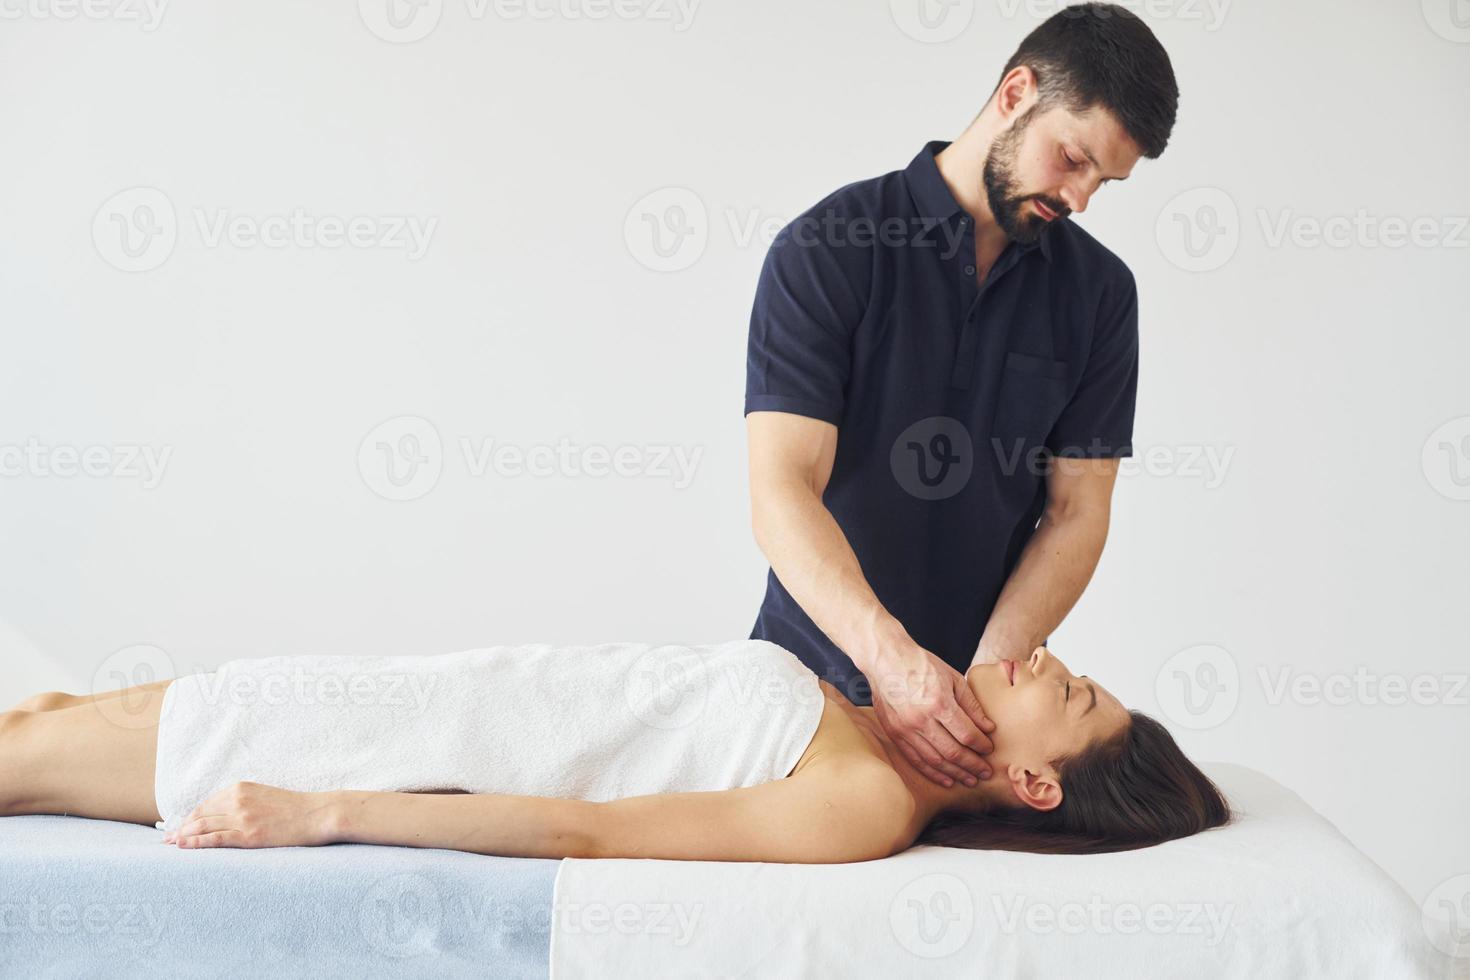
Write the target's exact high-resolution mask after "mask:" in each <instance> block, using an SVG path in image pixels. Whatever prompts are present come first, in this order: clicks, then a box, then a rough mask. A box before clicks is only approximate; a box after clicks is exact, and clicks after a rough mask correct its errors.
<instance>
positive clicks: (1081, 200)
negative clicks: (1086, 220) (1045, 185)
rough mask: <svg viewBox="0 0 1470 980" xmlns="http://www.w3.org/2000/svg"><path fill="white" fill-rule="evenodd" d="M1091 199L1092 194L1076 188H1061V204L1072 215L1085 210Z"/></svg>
mask: <svg viewBox="0 0 1470 980" xmlns="http://www.w3.org/2000/svg"><path fill="white" fill-rule="evenodd" d="M1091 198H1092V192H1091V191H1089V190H1084V189H1081V188H1077V187H1064V188H1062V203H1063V204H1065V205H1066V206H1067V210H1068V211H1071V212H1072V213H1073V214H1081V213H1082V212H1083V211H1086V210H1087V202H1088V201H1089V200H1090V199H1091Z"/></svg>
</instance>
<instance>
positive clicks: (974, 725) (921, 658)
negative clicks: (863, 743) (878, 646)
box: [866, 643, 995, 788]
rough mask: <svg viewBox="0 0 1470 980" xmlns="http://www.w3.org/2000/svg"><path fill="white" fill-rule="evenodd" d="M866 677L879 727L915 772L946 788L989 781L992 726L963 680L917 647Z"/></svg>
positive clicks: (908, 647)
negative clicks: (984, 780) (958, 783)
mask: <svg viewBox="0 0 1470 980" xmlns="http://www.w3.org/2000/svg"><path fill="white" fill-rule="evenodd" d="M866 673H867V677H868V684H869V686H870V687H871V688H872V690H873V708H874V709H875V711H876V713H877V715H878V721H879V723H880V724H881V725H882V726H883V730H884V731H885V732H887V733H888V737H889V738H891V739H893V743H894V744H895V745H896V746H898V749H899V751H901V752H902V753H903V754H904V757H905V758H907V759H908V760H909V762H910V763H912V764H913V766H914V768H915V769H917V770H919V772H922V773H923V774H924V775H925V776H927V777H929V778H930V779H931V780H933V781H934V782H936V783H938V784H939V785H941V786H944V787H946V788H948V787H950V786H953V785H954V781H955V780H957V779H958V780H960V781H962V782H964V783H965V784H966V785H969V786H974V785H976V784H977V781H978V780H977V777H978V779H988V778H989V777H990V765H989V763H988V762H986V760H985V758H984V753H988V752H990V751H991V749H993V748H994V745H992V744H991V741H990V736H989V734H988V733H989V732H993V731H995V722H993V721H991V720H990V719H989V718H987V717H986V716H985V709H984V708H982V707H981V705H980V701H979V699H978V698H976V697H975V692H974V691H972V690H970V685H969V684H968V683H967V682H966V681H965V678H964V675H962V674H960V673H959V671H957V670H955V669H954V668H953V667H951V666H950V665H949V664H947V663H945V662H944V661H943V660H940V659H939V658H938V657H936V656H935V655H934V654H932V653H930V652H929V651H928V650H925V649H924V648H923V647H921V646H919V645H918V644H916V643H910V644H906V645H905V646H904V647H902V648H900V650H899V651H898V652H895V653H891V654H889V655H888V656H887V657H884V658H882V659H880V660H879V662H878V663H877V664H875V665H874V669H873V670H872V671H869V672H866Z"/></svg>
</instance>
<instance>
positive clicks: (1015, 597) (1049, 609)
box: [975, 508, 1109, 662]
mask: <svg viewBox="0 0 1470 980" xmlns="http://www.w3.org/2000/svg"><path fill="white" fill-rule="evenodd" d="M1108 516H1109V515H1108V511H1107V509H1106V508H1093V509H1090V510H1086V511H1081V510H1079V511H1073V512H1071V513H1060V514H1053V513H1051V512H1050V511H1048V512H1045V513H1043V514H1042V517H1041V521H1040V523H1039V524H1038V525H1037V528H1036V532H1035V533H1034V534H1033V535H1032V536H1031V540H1030V541H1028V542H1026V547H1025V549H1024V550H1023V551H1022V552H1021V559H1020V561H1018V562H1017V563H1016V567H1015V569H1014V570H1013V571H1012V572H1011V576H1010V578H1009V579H1007V580H1006V584H1005V588H1003V589H1002V590H1001V593H1000V597H999V598H998V599H997V600H996V603H995V609H994V610H993V611H992V612H991V614H990V619H989V621H988V622H987V623H986V624H985V632H984V634H983V635H982V636H981V637H980V645H979V647H978V648H977V649H976V651H975V660H976V661H977V662H985V661H987V660H989V659H992V658H994V659H1004V660H1024V659H1025V658H1026V657H1028V656H1029V655H1030V654H1031V651H1032V650H1034V649H1036V647H1037V646H1038V645H1040V644H1041V642H1042V641H1043V640H1045V639H1046V638H1047V637H1048V636H1049V635H1051V632H1052V631H1053V630H1055V629H1056V628H1057V626H1058V625H1060V624H1061V622H1062V620H1063V619H1065V618H1066V616H1067V613H1068V612H1070V611H1071V609H1072V607H1073V606H1074V605H1076V603H1077V599H1078V598H1079V597H1080V596H1081V595H1082V591H1083V590H1084V589H1086V588H1087V583H1088V582H1089V581H1091V579H1092V573H1093V571H1095V570H1096V568H1097V562H1098V559H1099V558H1100V557H1101V556H1102V550H1103V545H1104V543H1105V542H1106V541H1107V537H1108Z"/></svg>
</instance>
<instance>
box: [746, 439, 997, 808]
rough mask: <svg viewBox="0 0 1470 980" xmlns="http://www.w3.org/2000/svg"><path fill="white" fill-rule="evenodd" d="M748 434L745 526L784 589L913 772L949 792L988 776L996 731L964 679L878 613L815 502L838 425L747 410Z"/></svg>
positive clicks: (853, 560) (841, 538) (831, 521)
mask: <svg viewBox="0 0 1470 980" xmlns="http://www.w3.org/2000/svg"><path fill="white" fill-rule="evenodd" d="M746 426H747V433H748V435H749V443H750V502H751V524H752V528H753V530H754V533H755V539H756V542H757V543H758V544H759V545H760V548H761V551H762V552H764V553H765V555H766V558H767V559H768V560H769V561H770V563H771V568H772V570H773V571H774V572H775V573H776V577H777V578H778V579H780V581H781V584H782V586H784V587H785V589H786V591H787V592H790V593H791V597H792V598H793V599H795V600H796V601H797V603H798V604H799V605H800V606H801V608H802V609H803V610H804V611H805V612H806V614H807V615H808V616H809V617H811V620H812V622H814V623H816V624H817V627H818V628H819V629H821V630H822V632H823V633H825V634H826V635H827V637H828V639H830V640H831V641H832V642H833V643H835V644H836V645H837V647H838V649H840V650H842V651H843V652H844V653H846V654H847V655H848V657H849V658H851V660H852V662H853V663H854V664H856V665H857V667H858V669H859V670H861V671H862V672H863V675H864V676H865V677H866V678H867V679H868V683H869V685H870V686H871V687H872V688H873V707H874V708H875V709H877V712H878V720H879V722H880V724H882V725H883V727H884V730H885V731H887V732H888V734H889V736H890V737H891V738H893V739H894V742H895V744H896V745H897V747H898V749H899V751H901V752H902V753H903V754H904V756H905V757H906V758H907V759H908V760H909V762H910V763H912V764H913V765H914V767H915V768H917V769H918V770H919V771H920V772H921V773H923V774H924V775H925V776H926V777H927V778H929V779H931V780H933V781H934V782H935V783H937V784H939V785H941V786H946V787H948V786H952V785H954V781H956V780H959V781H962V782H965V783H967V784H968V785H971V786H973V785H975V784H976V779H977V777H978V778H979V779H986V778H988V777H989V776H990V772H991V770H990V766H989V764H988V763H987V762H986V761H985V759H984V756H983V753H986V752H989V751H991V749H992V748H993V747H994V746H993V744H992V742H991V740H990V738H989V736H988V734H987V733H988V732H991V731H994V730H995V723H994V722H992V721H991V720H990V719H989V718H986V717H985V709H984V706H982V705H981V704H980V702H979V701H978V700H976V698H975V695H974V692H973V691H971V690H970V687H969V685H968V684H967V683H965V681H964V678H963V677H962V676H960V675H959V674H958V673H956V672H955V670H954V669H953V668H952V667H950V666H949V665H948V664H945V663H943V662H942V661H941V660H940V659H939V658H938V657H936V656H935V655H934V654H933V653H931V652H929V651H927V650H925V649H923V648H922V647H921V646H919V644H918V643H916V642H914V639H913V637H911V636H909V634H908V630H906V629H905V628H904V626H903V624H902V623H900V622H899V621H898V619H897V617H895V616H894V615H893V614H892V613H890V612H889V611H888V610H887V609H885V608H884V606H883V603H882V602H881V601H880V600H879V599H878V597H877V595H876V594H874V592H873V589H872V586H870V585H868V581H867V579H866V578H865V577H864V576H863V571H862V568H861V566H860V565H859V563H858V560H857V555H856V554H855V553H854V552H853V550H852V546H851V545H850V544H849V543H848V541H847V536H846V535H845V534H844V533H843V531H842V528H841V526H839V525H838V523H837V520H836V519H835V518H834V517H833V516H832V513H831V511H829V510H827V505H826V504H824V503H823V502H822V493H823V491H824V490H826V488H827V480H828V479H829V478H830V477H831V475H832V462H833V459H834V458H835V456H836V453H837V438H838V436H837V427H836V426H834V425H832V424H831V423H829V422H825V421H822V420H821V419H814V418H808V417H805V416H801V415H794V414H790V413H786V412H775V411H752V412H750V413H749V414H747V415H746Z"/></svg>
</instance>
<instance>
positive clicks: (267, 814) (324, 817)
mask: <svg viewBox="0 0 1470 980" xmlns="http://www.w3.org/2000/svg"><path fill="white" fill-rule="evenodd" d="M163 839H164V842H165V843H169V844H176V845H177V846H179V847H315V846H316V845H318V844H330V843H332V841H333V837H332V819H331V805H330V794H328V793H297V792H294V791H292V790H289V789H281V788H280V787H277V786H266V785H264V784H262V783H236V784H235V785H233V786H231V787H229V788H227V789H223V790H220V791H219V792H218V793H215V794H214V795H213V796H211V797H209V798H208V799H207V800H205V801H204V802H203V803H201V804H199V805H198V806H196V807H195V808H194V809H193V810H192V811H191V812H190V813H189V815H188V816H186V817H185V818H184V822H183V823H182V824H180V825H179V829H178V831H177V832H176V833H170V834H166V835H164V838H163Z"/></svg>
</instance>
